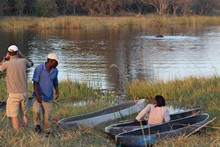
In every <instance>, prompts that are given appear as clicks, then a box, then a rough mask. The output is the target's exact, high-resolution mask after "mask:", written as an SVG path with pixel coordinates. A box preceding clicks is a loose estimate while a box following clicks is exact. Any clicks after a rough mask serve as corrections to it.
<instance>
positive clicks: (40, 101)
mask: <svg viewBox="0 0 220 147" xmlns="http://www.w3.org/2000/svg"><path fill="white" fill-rule="evenodd" d="M36 99H37V101H38V103H42V98H41V96H40V95H36Z"/></svg>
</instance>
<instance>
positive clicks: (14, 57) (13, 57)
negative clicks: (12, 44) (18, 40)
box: [10, 55, 18, 59]
mask: <svg viewBox="0 0 220 147" xmlns="http://www.w3.org/2000/svg"><path fill="white" fill-rule="evenodd" d="M16 58H18V55H15V56H10V59H16Z"/></svg>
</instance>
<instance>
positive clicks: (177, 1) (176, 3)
mask: <svg viewBox="0 0 220 147" xmlns="http://www.w3.org/2000/svg"><path fill="white" fill-rule="evenodd" d="M181 4H182V0H170V6H171V8H172V12H173V15H174V16H176V15H177V10H178V9H180V8H181Z"/></svg>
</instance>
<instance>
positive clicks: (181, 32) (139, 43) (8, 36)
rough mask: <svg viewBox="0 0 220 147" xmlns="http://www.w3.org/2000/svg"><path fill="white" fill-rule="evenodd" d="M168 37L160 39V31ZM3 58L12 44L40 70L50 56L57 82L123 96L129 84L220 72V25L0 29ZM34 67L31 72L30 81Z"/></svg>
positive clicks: (0, 54) (29, 74) (29, 71)
mask: <svg viewBox="0 0 220 147" xmlns="http://www.w3.org/2000/svg"><path fill="white" fill-rule="evenodd" d="M158 32H160V33H162V34H163V35H164V37H162V38H156V37H155V36H156V35H157V33H158ZM0 33H1V35H0V40H1V43H0V48H1V53H0V57H3V56H4V55H5V54H6V51H7V48H8V46H9V45H11V44H16V45H18V47H19V48H20V50H21V51H22V53H23V54H25V55H27V56H28V57H29V58H31V59H32V60H33V61H34V63H35V66H34V67H36V66H37V65H38V64H40V63H43V62H45V61H46V55H47V54H48V53H49V52H55V53H57V54H58V55H59V57H60V60H61V61H60V63H59V66H58V68H59V71H60V72H59V79H60V80H66V79H70V80H73V81H78V82H88V84H89V85H91V86H93V87H99V88H102V89H114V90H116V91H119V93H120V94H123V92H124V86H125V83H126V82H127V81H131V80H134V79H148V80H151V81H157V80H164V81H167V80H170V79H176V78H178V79H181V78H184V77H187V76H190V75H196V76H212V75H217V74H219V73H220V56H219V55H220V26H219V27H211V26H210V27H204V28H190V27H189V28H180V27H169V28H163V29H162V28H148V29H146V30H145V31H137V30H132V29H131V30H108V29H106V30H99V31H97V30H96V31H95V30H92V31H87V30H81V31H80V30H32V31H23V32H18V31H16V32H13V31H12V32H5V31H0ZM33 70H34V68H31V69H30V70H28V77H29V79H30V80H31V78H32V75H33Z"/></svg>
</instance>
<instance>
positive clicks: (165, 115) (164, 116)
mask: <svg viewBox="0 0 220 147" xmlns="http://www.w3.org/2000/svg"><path fill="white" fill-rule="evenodd" d="M165 105H166V104H165V99H164V97H163V96H161V95H157V96H155V98H154V101H153V104H148V105H147V106H146V107H145V108H144V109H143V110H141V112H140V113H139V114H138V115H137V117H136V120H137V121H140V120H141V119H142V118H143V117H144V116H146V119H147V120H148V125H156V124H161V123H163V122H169V121H170V114H169V110H168V109H167V107H166V106H165Z"/></svg>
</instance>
